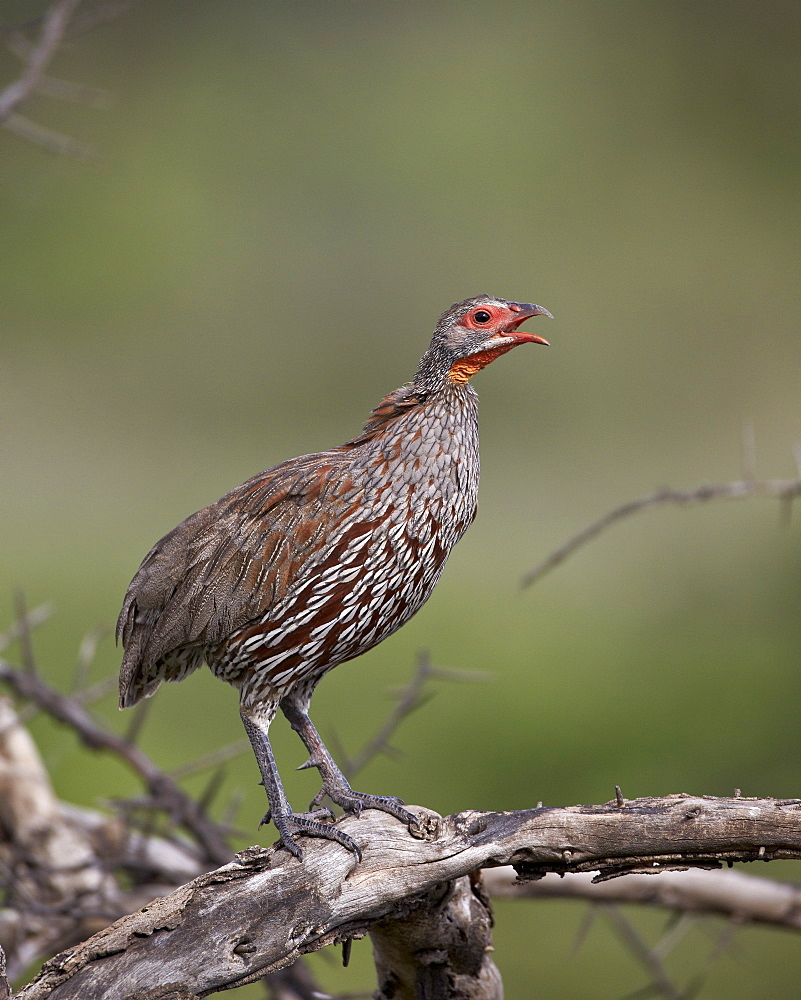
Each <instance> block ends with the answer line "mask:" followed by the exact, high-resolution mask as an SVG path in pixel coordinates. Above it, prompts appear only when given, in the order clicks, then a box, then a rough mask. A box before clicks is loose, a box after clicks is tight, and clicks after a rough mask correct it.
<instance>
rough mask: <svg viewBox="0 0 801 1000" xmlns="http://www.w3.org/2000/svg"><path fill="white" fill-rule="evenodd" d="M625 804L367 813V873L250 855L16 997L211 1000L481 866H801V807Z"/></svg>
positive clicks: (73, 954) (111, 931)
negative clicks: (795, 862) (406, 818)
mask: <svg viewBox="0 0 801 1000" xmlns="http://www.w3.org/2000/svg"><path fill="white" fill-rule="evenodd" d="M621 801H622V805H621V804H620V803H619V802H617V801H612V802H608V803H605V804H603V805H598V806H573V807H569V808H550V807H541V808H536V809H527V810H520V811H517V812H506V813H488V812H476V811H468V812H464V813H459V814H457V815H454V816H448V817H445V818H444V819H443V818H441V817H439V816H437V815H436V814H435V813H431V812H429V811H428V810H424V809H419V808H417V809H416V810H415V811H416V813H417V814H418V816H419V817H420V822H421V825H422V829H423V834H422V837H421V838H420V839H415V838H413V837H411V836H410V835H409V833H408V831H407V830H406V828H405V827H404V826H403V825H402V824H401V823H399V822H398V821H396V820H394V819H393V818H392V817H389V816H387V815H384V814H381V813H378V812H375V811H372V810H371V811H369V812H366V813H364V814H363V815H362V816H361V817H360V818H358V819H354V818H346V819H344V820H342V821H341V822H340V825H341V827H342V828H343V829H345V830H346V831H347V833H348V834H349V835H350V836H352V837H353V838H354V839H355V840H356V841H357V843H358V844H359V845H360V846H361V848H362V850H363V852H364V859H363V861H362V862H361V863H360V864H357V863H355V862H354V859H353V858H352V857H351V856H350V855H349V854H348V853H347V852H345V851H344V850H342V848H341V847H339V846H338V845H336V844H332V843H329V842H321V841H318V840H311V839H306V838H304V840H303V848H304V859H303V861H302V862H299V861H297V860H296V859H295V858H292V857H290V856H289V855H288V853H287V852H286V851H282V850H278V849H275V848H272V849H270V850H264V849H262V848H260V847H254V848H250V849H249V850H247V851H244V852H242V853H241V854H239V855H237V857H236V859H235V860H234V861H232V862H231V863H230V864H228V865H225V866H223V867H222V868H220V869H218V870H216V871H214V872H210V873H208V874H205V875H202V876H200V877H199V878H197V879H195V880H193V881H192V882H189V883H188V884H187V885H185V886H182V887H181V888H180V889H178V890H176V891H175V892H173V893H170V894H169V895H168V896H165V897H163V898H161V899H158V900H155V901H154V902H153V903H152V904H150V905H149V906H147V907H145V908H144V909H142V910H140V911H139V912H138V913H135V914H133V915H131V916H128V917H124V918H123V919H121V920H118V921H117V922H116V923H115V924H112V925H111V926H110V927H108V928H106V929H105V930H103V931H101V932H100V933H99V934H96V935H94V936H93V937H92V938H90V939H89V940H87V941H85V942H83V943H82V944H80V945H78V946H77V947H75V948H73V949H71V950H69V951H67V952H63V953H62V954H61V955H57V956H56V957H55V958H54V959H52V960H51V961H49V962H47V963H46V964H45V966H44V968H43V970H42V972H41V974H40V975H39V976H38V977H37V978H36V980H34V981H33V982H32V983H31V984H29V985H28V986H27V987H26V988H25V989H23V990H22V992H21V993H20V994H19V1000H44V998H50V997H52V998H55V1000H67V998H73V997H75V998H77V997H80V998H82V1000H94V998H98V1000H99V998H101V997H103V998H105V1000H115V998H138V997H142V998H144V997H145V996H147V997H149V998H152V997H153V996H154V995H157V991H158V990H161V991H162V993H163V991H165V990H167V989H170V990H172V991H174V992H175V991H177V990H178V989H179V988H181V987H182V986H183V988H185V989H187V990H191V991H194V993H195V994H196V995H198V996H205V995H208V994H209V993H212V992H214V991H216V990H221V989H225V988H230V987H232V986H238V985H241V984H243V983H246V982H252V981H254V980H256V979H259V978H261V977H262V976H264V975H265V974H267V973H268V972H270V971H273V970H275V969H279V968H282V967H284V966H286V965H288V964H289V963H291V962H293V961H294V960H295V959H297V958H298V957H299V956H300V955H302V954H305V953H307V952H310V951H315V950H317V949H318V948H321V947H323V946H324V945H327V944H332V943H335V942H337V941H344V940H346V939H347V938H350V937H360V936H363V934H364V933H366V931H367V930H368V928H369V927H370V926H371V925H372V924H374V923H375V922H377V921H382V920H386V919H387V918H392V917H398V916H401V915H403V914H404V913H408V910H409V906H410V903H411V902H413V901H415V900H417V899H419V898H420V897H421V896H423V895H425V894H426V893H430V892H432V891H433V890H435V889H436V887H437V886H439V885H441V884H442V883H446V882H450V881H452V880H453V879H458V878H461V877H462V876H464V875H467V874H469V873H470V872H472V871H475V870H476V869H478V868H481V867H485V866H490V867H492V866H497V865H505V864H512V865H514V866H515V868H517V869H518V872H519V873H520V874H521V875H522V877H524V878H539V877H540V876H541V875H543V874H545V873H546V872H549V871H555V872H568V871H597V872H598V873H599V875H598V876H597V877H598V878H600V879H605V878H611V877H614V876H615V875H620V874H625V873H627V872H631V871H639V872H643V871H648V872H657V871H661V870H665V869H670V868H688V867H720V866H721V865H722V864H723V863H724V862H728V861H732V862H733V861H752V860H766V861H767V860H771V859H774V858H801V800H797V799H793V800H777V799H750V798H712V797H700V796H690V795H671V796H667V797H665V798H648V799H635V800H631V801H623V800H621ZM158 995H161V994H158Z"/></svg>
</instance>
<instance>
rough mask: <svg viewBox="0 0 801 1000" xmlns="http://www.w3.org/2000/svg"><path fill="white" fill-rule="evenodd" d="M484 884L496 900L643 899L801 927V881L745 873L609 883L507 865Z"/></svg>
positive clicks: (668, 875)
mask: <svg viewBox="0 0 801 1000" xmlns="http://www.w3.org/2000/svg"><path fill="white" fill-rule="evenodd" d="M484 888H485V890H486V892H487V894H488V895H489V896H491V897H493V898H496V897H508V898H510V899H577V900H584V901H586V902H589V903H637V904H640V905H646V906H652V907H653V906H660V907H664V908H665V909H669V910H674V911H680V912H682V913H698V914H704V915H707V916H719V917H728V918H729V919H731V920H734V921H736V922H737V923H740V924H743V923H753V924H768V925H770V926H772V927H783V928H785V929H786V930H792V931H801V885H797V884H796V883H793V882H778V881H776V880H775V879H770V878H760V877H759V876H757V875H746V874H745V873H744V872H739V871H700V870H698V869H691V870H689V871H671V872H664V873H663V876H662V877H661V878H652V877H651V876H650V875H629V876H627V877H626V878H621V879H614V880H612V881H607V882H595V881H594V875H593V874H592V873H590V872H584V873H576V874H568V875H564V876H562V877H560V876H559V875H555V874H550V875H546V876H545V877H544V878H542V879H539V880H537V881H535V882H519V881H518V880H517V873H516V872H515V870H514V869H513V868H511V867H506V868H492V869H490V870H488V871H486V872H485V873H484Z"/></svg>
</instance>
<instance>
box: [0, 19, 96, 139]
mask: <svg viewBox="0 0 801 1000" xmlns="http://www.w3.org/2000/svg"><path fill="white" fill-rule="evenodd" d="M80 2H81V0H55V3H53V4H51V6H50V8H49V9H48V11H47V13H46V14H45V16H44V18H43V19H42V30H41V33H40V35H39V41H38V42H37V43H36V44H35V45H34V46H32V47H31V49H30V51H29V52H28V54H27V60H26V62H25V65H24V66H23V69H22V73H20V75H19V77H18V78H17V79H16V80H14V81H13V82H12V83H9V84H8V86H6V87H5V88H4V89H3V90H2V91H0V122H6V121H7V120H8V119H9V118H10V117H11V115H12V114H14V112H15V111H16V110H17V108H18V107H19V105H20V104H22V102H23V101H24V100H25V98H26V97H28V96H29V95H30V93H31V92H32V91H33V90H34V88H35V87H36V85H37V84H38V82H39V79H40V77H41V76H42V73H43V72H44V68H45V66H46V65H47V64H48V63H49V62H50V60H51V59H52V58H53V56H54V55H55V53H56V51H57V49H58V47H59V45H60V44H61V41H62V39H63V37H64V32H65V31H66V30H67V25H68V24H69V21H70V18H71V17H72V15H73V13H74V11H75V8H76V7H77V6H78V4H79V3H80Z"/></svg>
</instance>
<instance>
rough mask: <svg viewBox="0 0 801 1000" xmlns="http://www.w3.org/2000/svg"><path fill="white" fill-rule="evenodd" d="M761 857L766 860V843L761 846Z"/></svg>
mask: <svg viewBox="0 0 801 1000" xmlns="http://www.w3.org/2000/svg"><path fill="white" fill-rule="evenodd" d="M759 857H760V858H762V859H763V861H764V859H765V845H764V844H763V845H762V847H760V848H759Z"/></svg>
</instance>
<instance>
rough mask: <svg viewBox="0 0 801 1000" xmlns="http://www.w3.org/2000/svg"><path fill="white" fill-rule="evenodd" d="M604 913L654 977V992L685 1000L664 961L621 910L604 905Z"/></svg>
mask: <svg viewBox="0 0 801 1000" xmlns="http://www.w3.org/2000/svg"><path fill="white" fill-rule="evenodd" d="M603 911H604V914H605V915H606V918H607V919H608V920H609V922H610V923H611V924H612V926H613V927H614V929H615V930H616V931H617V933H618V934H619V936H620V937H621V938H622V939H623V941H624V943H625V944H626V946H627V947H628V948H629V950H630V951H631V952H632V954H633V955H636V957H637V958H638V959H639V960H640V962H641V963H642V964H643V965H644V966H645V968H646V969H647V970H648V972H649V973H650V975H651V976H652V977H653V986H652V987H651V989H652V991H653V992H656V993H658V994H659V995H660V996H663V997H665V1000H685V996H686V995H685V994H684V993H683V992H682V991H681V990H679V989H677V988H676V987H675V986H674V985H673V982H672V981H671V979H670V976H668V974H667V970H666V969H665V966H664V964H663V963H662V959H661V958H660V957H659V955H657V954H656V951H655V950H654V949H653V948H649V947H648V945H647V944H646V942H645V941H643V939H642V938H641V937H640V935H639V934H638V933H637V931H636V930H635V929H634V927H633V926H632V924H631V922H630V921H629V920H627V919H626V917H625V916H624V915H623V914H622V913H621V912H620V910H619V909H618V908H617V907H616V906H609V905H604V907H603Z"/></svg>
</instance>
